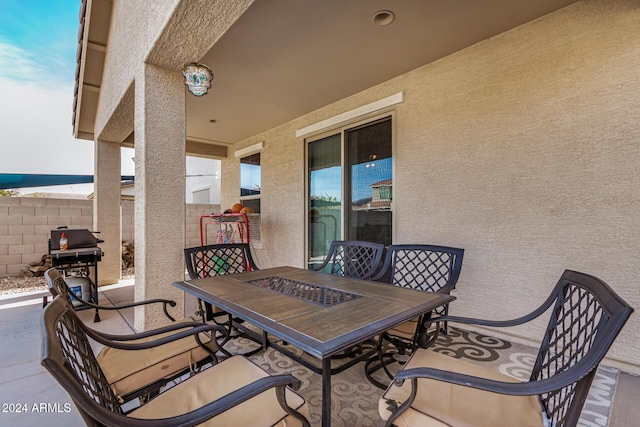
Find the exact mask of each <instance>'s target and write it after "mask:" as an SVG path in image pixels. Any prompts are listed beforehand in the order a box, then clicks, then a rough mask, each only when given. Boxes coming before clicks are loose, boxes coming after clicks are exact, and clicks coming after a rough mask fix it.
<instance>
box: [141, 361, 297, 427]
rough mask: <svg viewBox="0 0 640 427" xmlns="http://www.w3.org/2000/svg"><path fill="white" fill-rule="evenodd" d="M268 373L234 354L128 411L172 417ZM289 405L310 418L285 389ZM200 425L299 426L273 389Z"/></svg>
mask: <svg viewBox="0 0 640 427" xmlns="http://www.w3.org/2000/svg"><path fill="white" fill-rule="evenodd" d="M268 376H269V374H268V373H267V372H265V371H264V370H263V369H262V368H260V367H259V366H257V365H255V364H253V363H252V362H251V361H249V359H247V358H245V357H243V356H233V357H231V358H229V359H226V360H224V361H222V362H220V363H218V364H217V365H214V366H212V367H211V368H209V369H206V370H204V371H202V372H200V373H199V374H197V375H194V376H192V377H191V378H189V379H188V380H187V381H184V382H181V383H180V384H178V385H176V386H175V387H172V388H170V389H169V390H167V391H165V392H164V393H162V394H160V395H159V396H158V397H156V398H155V399H152V400H151V401H150V402H149V403H147V404H145V405H143V406H141V407H140V408H138V409H136V410H135V411H133V412H131V413H130V414H129V416H130V417H133V418H145V419H157V418H166V417H173V416H176V415H180V414H184V413H187V412H190V411H193V410H195V409H198V408H200V407H202V406H204V405H206V404H207V403H210V402H213V401H215V400H217V399H219V398H220V397H223V396H225V395H227V394H229V393H230V392H232V391H235V390H237V389H239V388H241V387H243V386H245V385H247V384H250V383H252V382H253V381H256V380H258V379H260V378H264V377H268ZM285 395H286V400H287V403H288V404H289V406H291V407H292V408H294V409H296V410H298V411H299V412H300V413H302V415H304V416H305V417H307V419H308V418H309V408H308V406H307V404H306V402H305V401H304V399H303V398H302V397H301V396H299V395H298V394H296V393H295V392H294V391H292V390H290V389H288V388H287V389H286V393H285ZM201 425H202V426H207V427H213V426H223V427H227V426H252V427H253V426H256V427H258V426H265V427H267V426H282V427H285V426H286V427H291V426H300V425H301V423H300V422H299V421H298V420H296V419H295V418H293V417H290V416H288V414H287V413H286V412H285V411H284V410H283V409H282V408H281V407H280V404H279V403H278V400H277V398H276V393H275V389H269V390H267V391H265V392H263V393H261V394H259V395H258V396H255V397H253V398H251V399H249V400H247V401H246V402H243V403H241V404H240V405H237V406H234V407H233V408H231V409H229V410H228V411H226V412H223V413H222V414H220V415H218V416H217V417H215V418H213V419H211V420H209V421H207V422H206V423H204V424H201Z"/></svg>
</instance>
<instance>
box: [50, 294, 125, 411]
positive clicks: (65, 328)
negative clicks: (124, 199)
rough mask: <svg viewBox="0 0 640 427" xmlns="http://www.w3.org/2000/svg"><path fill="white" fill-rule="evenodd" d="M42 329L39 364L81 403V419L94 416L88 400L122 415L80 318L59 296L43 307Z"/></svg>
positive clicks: (118, 403)
mask: <svg viewBox="0 0 640 427" xmlns="http://www.w3.org/2000/svg"><path fill="white" fill-rule="evenodd" d="M42 332H43V341H44V346H43V357H42V363H43V365H44V366H45V367H46V368H47V370H48V371H49V372H50V373H51V374H52V375H53V376H54V377H55V378H56V379H58V381H59V382H60V384H62V385H63V386H64V387H65V389H66V390H67V392H68V393H69V394H70V395H71V397H72V398H73V400H74V401H76V403H80V404H79V405H77V406H78V409H79V410H80V412H81V415H82V416H83V418H85V419H93V417H92V416H91V415H89V414H88V413H87V412H86V411H85V409H84V408H85V405H88V404H90V403H89V402H93V403H97V404H98V405H100V406H102V407H103V408H105V409H106V410H108V411H109V412H110V413H112V414H120V415H122V414H123V411H122V408H121V406H120V405H121V400H120V399H119V398H118V396H116V395H115V393H114V392H113V390H112V388H111V386H110V385H109V382H108V381H107V379H106V378H105V376H104V373H103V372H102V369H101V368H100V365H99V364H98V361H97V360H96V357H95V355H94V353H93V350H92V349H91V345H90V342H89V339H88V336H87V333H86V331H85V328H84V325H83V323H82V321H80V319H78V317H77V315H76V314H75V312H74V311H73V308H71V307H70V306H69V305H67V304H66V303H65V301H64V300H62V299H61V298H60V297H58V298H55V299H54V301H53V303H51V304H50V305H49V306H48V307H47V308H46V309H45V314H44V316H43V324H42Z"/></svg>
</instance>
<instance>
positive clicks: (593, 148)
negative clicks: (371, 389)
mask: <svg viewBox="0 0 640 427" xmlns="http://www.w3.org/2000/svg"><path fill="white" fill-rule="evenodd" d="M381 11H386V12H387V13H386V14H384V15H379V14H378V12H381ZM388 12H390V13H388ZM638 23H640V3H639V2H638V1H637V0H582V1H570V0H546V1H536V2H509V1H502V0H495V1H490V2H481V3H479V2H474V1H462V2H453V3H452V2H441V3H438V4H435V3H432V2H424V1H406V2H389V1H384V0H376V1H372V2H343V1H339V0H335V1H333V0H332V1H322V2H312V1H308V2H306V1H305V2H299V1H285V0H282V1H266V0H255V1H234V0H220V1H215V2H208V1H188V0H163V1H158V2H155V3H154V6H153V7H152V8H150V7H148V6H147V5H146V4H138V3H135V2H128V1H113V2H112V1H109V0H85V1H83V2H82V7H81V11H80V33H79V34H80V38H79V55H78V73H77V91H76V93H75V103H74V134H75V136H76V137H78V138H84V139H87V140H89V141H94V143H95V156H96V157H95V176H96V187H95V199H94V224H93V226H94V228H95V229H98V230H100V231H101V233H102V234H101V237H102V239H103V240H105V245H104V247H103V250H104V252H105V257H104V259H103V262H102V263H103V265H102V266H101V284H109V283H115V282H117V281H118V279H119V275H120V258H119V256H118V255H119V252H120V242H121V238H120V232H121V231H120V230H121V224H120V222H119V218H120V191H119V188H120V147H122V146H133V147H134V149H135V159H136V173H135V175H136V180H135V200H136V217H135V243H136V263H137V265H136V285H135V291H134V298H135V299H136V300H142V299H149V298H161V297H165V298H171V299H174V300H176V301H178V304H179V307H180V308H181V310H182V311H184V312H187V311H188V309H187V308H186V307H185V304H184V295H183V294H182V293H181V292H179V291H178V290H177V289H176V288H175V287H173V286H171V283H173V282H175V281H178V280H182V278H183V276H184V257H183V253H182V250H183V248H184V247H185V231H184V230H185V225H186V224H185V207H184V177H185V156H186V155H187V154H189V155H199V156H205V157H211V158H217V159H220V160H221V161H222V195H221V200H222V203H221V206H223V207H226V206H231V205H233V204H234V203H237V202H238V201H239V200H240V196H241V190H240V188H241V182H240V163H241V159H242V158H244V157H246V156H249V155H251V154H256V153H259V154H260V168H261V183H260V226H261V234H262V239H261V245H260V247H256V248H254V250H256V251H257V252H259V253H260V257H259V258H260V259H261V260H263V262H262V264H261V265H260V267H261V268H268V267H275V266H282V265H290V266H294V267H306V265H307V263H308V260H309V257H310V256H311V255H310V245H309V235H310V234H309V228H310V226H309V218H310V212H309V206H310V204H309V200H310V196H311V195H310V194H309V183H308V179H309V174H310V167H309V163H308V144H309V143H310V142H313V141H317V140H318V138H323V137H327V136H333V135H340V136H342V135H345V134H346V133H347V132H348V131H349V130H350V129H353V128H354V127H358V126H363V125H365V124H368V123H370V122H375V121H379V120H382V119H384V120H390V121H391V127H390V129H391V133H390V134H391V158H392V160H390V161H391V162H392V165H393V172H392V183H393V185H392V187H393V191H392V194H393V198H392V200H391V201H390V203H389V206H388V208H389V209H388V210H389V212H391V215H392V220H391V221H390V225H391V232H390V233H391V234H390V235H391V240H392V242H393V243H428V244H440V245H448V246H455V247H460V248H464V249H465V261H464V265H463V267H462V272H461V275H460V279H459V281H458V285H457V288H456V291H455V296H456V297H457V301H455V303H453V304H451V307H450V313H451V314H454V315H463V316H470V317H480V318H489V317H493V318H496V319H506V318H513V317H517V316H518V315H521V314H523V313H526V312H529V311H530V310H531V309H533V308H534V307H536V306H537V305H538V304H539V302H541V301H543V300H544V299H545V297H546V296H547V295H548V293H549V291H550V289H551V288H552V287H553V284H554V283H555V282H556V280H557V279H558V277H559V276H560V275H561V273H562V272H563V271H564V270H565V269H573V270H578V271H584V272H586V273H589V274H593V275H595V276H598V277H600V278H602V279H603V280H605V281H606V282H607V283H609V284H610V285H611V286H612V287H613V288H614V289H615V291H616V292H617V293H619V294H620V296H622V297H623V298H624V299H625V300H626V301H628V302H629V304H630V305H632V306H633V307H636V308H637V307H640V293H639V292H638V278H639V276H638V274H639V272H640V261H639V258H638V257H637V253H638V251H639V250H640V235H639V234H638V230H639V229H640V228H639V227H638V208H639V207H640V185H639V184H640V174H639V173H638V166H637V165H638V161H639V159H640V144H639V143H638V141H640V125H639V124H638V120H637V117H638V116H639V115H640V97H639V96H638V94H639V93H640V80H639V78H638V73H637V70H638V69H639V68H640V33H639V32H638V31H637V28H638ZM190 62H200V63H204V64H206V65H208V66H209V67H211V69H212V70H213V74H214V78H213V81H212V87H211V88H210V89H209V93H208V94H207V95H206V96H200V97H196V96H193V95H192V94H191V93H188V92H187V89H186V88H185V85H184V77H183V75H182V73H181V70H182V69H183V66H184V65H185V64H186V63H190ZM342 144H343V146H344V142H343V143H342ZM341 150H343V151H342V152H341V153H342V155H345V154H344V148H341ZM338 157H340V156H338ZM345 169H346V167H345ZM347 174H348V172H345V171H343V172H342V175H341V177H342V180H343V181H342V182H341V185H342V188H343V190H344V193H345V197H346V194H347V193H348V192H349V191H350V189H349V186H348V182H349V181H348V175H347ZM380 182H387V181H384V180H381V181H380ZM386 185H389V183H388V182H387V184H386ZM389 194H391V193H389ZM345 200H346V199H341V200H340V202H341V203H342V205H341V208H342V210H343V211H344V212H346V211H348V210H349V207H350V206H347V203H346V202H345ZM345 222H346V221H345ZM338 238H342V239H347V238H350V236H349V235H348V232H347V228H346V226H344V227H342V228H341V229H340V233H338ZM388 243H391V242H388ZM505 301H509V303H508V304H505ZM159 319H160V312H159V311H153V310H149V309H143V308H140V309H136V311H135V314H134V327H135V328H136V329H137V330H144V329H147V328H151V327H153V326H154V325H157V324H158V323H159V322H160V320H159ZM543 326H544V325H536V326H533V327H528V328H524V327H523V328H520V329H517V330H516V332H515V335H510V336H500V334H499V332H497V331H495V330H485V331H481V332H482V333H486V334H489V335H493V336H498V337H499V338H503V339H505V340H507V341H509V342H514V343H517V344H522V345H531V344H537V343H536V342H535V340H536V337H538V336H539V335H540V331H541V330H542V328H543ZM639 330H640V320H639V318H638V316H637V315H636V316H632V317H631V319H630V320H629V322H628V324H627V326H626V327H625V329H624V330H623V331H622V333H621V334H620V336H619V337H618V339H617V341H616V342H615V343H614V345H613V347H612V349H611V351H610V352H609V354H608V355H607V358H606V359H605V361H606V362H605V364H606V365H607V366H612V367H615V368H617V369H620V370H621V371H622V372H625V373H631V374H636V375H637V374H640V344H639V343H640V336H639V332H638V331H639Z"/></svg>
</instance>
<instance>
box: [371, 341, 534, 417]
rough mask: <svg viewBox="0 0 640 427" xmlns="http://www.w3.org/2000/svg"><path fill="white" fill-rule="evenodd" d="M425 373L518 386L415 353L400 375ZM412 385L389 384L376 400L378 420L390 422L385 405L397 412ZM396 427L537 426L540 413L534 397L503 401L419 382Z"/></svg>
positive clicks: (468, 365) (487, 372) (496, 396)
mask: <svg viewBox="0 0 640 427" xmlns="http://www.w3.org/2000/svg"><path fill="white" fill-rule="evenodd" d="M416 367H429V368H436V369H442V370H445V371H452V372H458V373H464V374H468V375H473V376H477V377H483V378H488V379H493V380H497V381H505V382H518V380H516V379H514V378H511V377H508V376H506V375H503V374H501V373H500V372H498V371H495V370H492V369H488V368H486V367H484V366H480V365H479V364H473V363H469V362H465V361H462V360H460V359H455V358H453V357H450V356H446V355H443V354H440V353H436V352H434V351H431V350H425V349H418V350H417V351H416V352H414V354H413V355H412V356H411V359H410V360H409V361H408V362H407V364H406V366H405V367H404V368H403V369H410V368H416ZM410 390H411V381H405V382H404V384H403V385H402V387H397V386H395V385H393V383H391V385H390V386H389V387H388V388H387V390H386V391H385V393H384V394H383V396H382V399H380V402H379V406H378V410H379V412H380V416H381V417H382V418H383V419H385V420H387V419H388V418H389V417H390V416H391V412H390V410H389V409H388V406H389V403H388V402H387V399H390V400H392V401H396V402H397V405H398V406H400V404H401V403H402V402H404V401H405V400H406V399H407V398H408V397H409V394H410ZM394 424H395V425H397V426H421V427H422V426H424V427H432V426H434V427H435V426H437V427H442V426H456V427H470V426H474V427H495V426H518V427H528V426H538V427H540V426H542V425H543V421H542V409H541V405H540V403H539V401H538V398H537V396H508V395H501V394H497V393H491V392H488V391H483V390H478V389H475V388H471V387H463V386H459V385H453V384H449V383H446V382H444V381H435V380H430V379H420V380H418V395H417V396H416V399H415V401H414V402H413V404H412V405H411V407H410V408H409V409H407V411H406V412H405V413H404V414H403V415H401V416H400V417H399V418H398V419H397V420H395V421H394Z"/></svg>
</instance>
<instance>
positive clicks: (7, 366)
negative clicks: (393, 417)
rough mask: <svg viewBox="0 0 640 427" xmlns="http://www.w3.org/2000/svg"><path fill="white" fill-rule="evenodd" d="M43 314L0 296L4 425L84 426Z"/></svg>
mask: <svg viewBox="0 0 640 427" xmlns="http://www.w3.org/2000/svg"><path fill="white" fill-rule="evenodd" d="M131 285H132V282H131V281H128V282H121V283H120V284H118V285H113V286H108V287H102V288H101V291H100V297H99V298H100V299H99V300H100V304H101V305H102V304H109V303H111V304H118V303H122V302H127V301H131V300H132V298H133V286H131ZM193 304H194V302H193V301H190V302H189V305H193ZM41 312H42V297H41V296H39V295H36V296H35V297H34V298H31V299H25V298H24V297H22V298H17V299H16V298H13V299H2V300H0V403H1V405H2V407H1V409H0V426H42V425H47V426H48V427H58V426H60V427H72V426H82V425H84V422H83V420H82V418H81V417H80V415H79V414H78V411H77V410H76V408H75V406H74V405H73V403H72V402H71V399H70V398H69V396H68V395H67V393H66V392H65V391H64V389H63V388H62V387H61V386H59V385H58V383H57V382H55V380H54V379H53V378H52V377H51V376H50V375H49V374H48V373H47V372H46V371H45V369H44V368H43V367H42V366H41V365H40V345H41V344H40V326H39V325H40V314H41ZM79 314H80V317H81V318H82V319H83V320H84V321H86V322H88V323H90V324H91V325H92V327H94V328H95V329H98V330H102V331H108V332H112V333H129V332H131V331H132V330H133V328H132V325H133V309H126V310H122V311H120V312H116V311H101V313H100V317H101V322H99V323H93V314H94V311H93V310H84V311H80V312H79ZM352 369H357V367H354V368H352ZM639 395H640V377H636V376H632V375H629V374H625V373H620V376H619V380H618V384H617V386H616V391H615V398H614V400H613V409H612V414H611V418H610V421H609V423H608V425H609V426H622V427H626V426H629V427H631V426H637V425H639V424H640V405H638V404H637V402H638V400H637V399H638V398H637V396H639ZM585 427H587V426H585ZM589 427H591V426H589Z"/></svg>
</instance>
